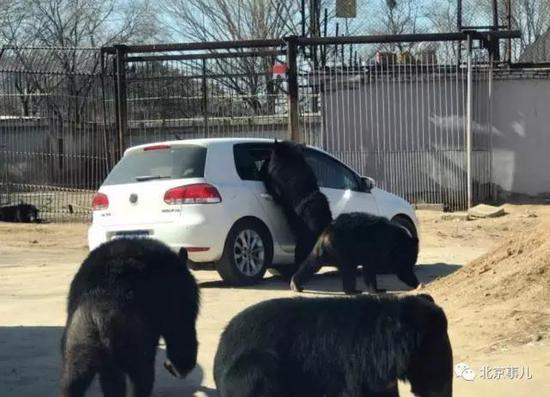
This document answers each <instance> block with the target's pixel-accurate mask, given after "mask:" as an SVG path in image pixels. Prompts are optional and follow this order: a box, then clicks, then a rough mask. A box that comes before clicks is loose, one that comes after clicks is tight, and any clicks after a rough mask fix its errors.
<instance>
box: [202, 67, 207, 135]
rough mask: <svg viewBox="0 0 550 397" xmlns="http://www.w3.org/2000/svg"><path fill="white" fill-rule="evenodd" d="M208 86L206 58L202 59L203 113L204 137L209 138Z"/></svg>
mask: <svg viewBox="0 0 550 397" xmlns="http://www.w3.org/2000/svg"><path fill="white" fill-rule="evenodd" d="M207 88H208V85H207V84H206V58H203V59H202V113H203V117H204V137H205V138H208V92H207Z"/></svg>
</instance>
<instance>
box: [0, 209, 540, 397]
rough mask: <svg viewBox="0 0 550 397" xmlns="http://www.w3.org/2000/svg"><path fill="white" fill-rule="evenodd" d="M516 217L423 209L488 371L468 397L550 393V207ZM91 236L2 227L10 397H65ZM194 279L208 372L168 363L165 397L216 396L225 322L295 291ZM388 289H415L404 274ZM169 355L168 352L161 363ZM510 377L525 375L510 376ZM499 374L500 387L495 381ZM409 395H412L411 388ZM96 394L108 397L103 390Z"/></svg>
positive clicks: (427, 240) (451, 313) (329, 285)
mask: <svg viewBox="0 0 550 397" xmlns="http://www.w3.org/2000/svg"><path fill="white" fill-rule="evenodd" d="M506 210H507V215H505V216H503V217H500V218H495V219H484V220H474V221H464V220H442V218H441V213H438V212H430V211H419V212H418V214H419V217H420V219H421V223H422V229H421V235H422V240H421V244H422V247H421V255H420V260H419V266H418V270H417V273H418V275H419V278H421V279H422V281H423V282H424V284H425V290H426V291H428V292H430V293H431V294H432V295H433V296H434V298H435V299H436V301H437V302H438V304H440V305H441V306H442V307H443V308H444V309H445V312H446V313H447V316H448V319H449V334H450V337H451V342H452V344H453V351H454V358H455V362H466V363H467V364H469V365H470V366H471V367H472V369H474V371H476V374H477V377H476V379H475V380H474V381H466V380H464V379H461V378H456V379H455V383H454V390H455V395H457V396H485V395H491V396H510V397H511V396H514V397H517V396H529V397H532V396H545V395H550V348H549V346H548V344H549V339H548V338H549V337H550V310H549V308H548V302H549V301H550V299H548V297H549V295H548V294H549V288H550V284H549V282H550V281H549V277H550V264H549V261H550V206H510V205H509V206H506ZM86 229H87V226H86V225H83V224H46V225H14V224H5V223H0V396H25V397H27V396H28V397H32V396H54V395H57V394H58V392H57V391H58V378H59V367H60V358H59V338H60V336H61V332H62V327H63V324H64V320H65V297H66V293H67V290H68V286H69V283H70V280H71V278H72V276H73V275H74V273H75V271H76V270H77V268H78V266H79V265H80V262H81V261H82V260H83V258H84V257H85V256H86V254H87V246H86ZM194 274H195V276H196V277H197V280H198V281H199V283H200V284H201V287H202V309H201V314H200V318H199V322H198V334H199V340H200V352H199V364H198V366H197V368H196V369H195V370H194V371H193V373H192V374H191V375H190V376H189V377H188V378H187V379H186V380H183V381H181V380H176V379H173V378H171V377H170V376H169V375H168V374H167V373H166V371H164V370H163V369H162V368H161V367H160V365H158V366H157V381H156V384H155V395H156V396H183V395H194V396H216V392H215V390H214V383H213V379H212V362H213V357H214V354H215V351H216V348H217V343H218V338H219V335H220V333H221V331H222V329H223V327H224V326H225V324H226V323H227V322H228V321H229V319H231V317H232V316H233V315H235V314H236V313H238V312H239V311H240V310H242V309H244V308H245V307H247V306H249V305H251V304H254V303H256V302H259V301H261V300H265V299H270V298H275V297H286V296H293V295H294V294H293V293H292V292H290V291H289V290H288V287H287V285H286V284H285V283H284V282H282V281H281V280H279V279H276V278H268V279H267V280H265V282H263V283H262V284H261V285H258V286H254V287H250V288H239V289H235V288H225V287H224V286H223V284H222V283H221V282H220V279H219V277H218V276H217V274H216V273H215V272H212V271H202V272H195V273H194ZM379 284H380V286H381V287H386V288H389V289H390V290H392V291H401V290H404V289H405V288H404V286H403V285H402V284H400V283H399V282H398V281H397V280H396V279H395V277H393V276H383V277H380V278H379ZM307 287H308V288H309V290H308V291H307V292H308V293H309V294H310V296H311V295H312V294H336V293H337V292H336V291H339V290H340V279H339V278H338V277H337V276H336V275H334V272H332V271H330V269H329V270H328V271H325V272H324V273H323V274H321V275H318V276H316V277H315V279H314V280H312V282H310V283H309V284H308V286H307ZM163 354H164V351H163V348H162V346H160V348H159V355H158V358H157V362H158V363H159V364H160V363H161V362H162V358H163V357H162V356H163ZM513 368H516V369H513ZM509 371H517V372H516V374H517V377H519V375H523V377H522V379H517V377H516V379H509V378H510V377H509V376H508V375H509V373H508V372H509ZM527 371H529V373H527ZM484 372H485V373H487V374H488V376H486V377H485V379H482V376H483V373H484ZM497 373H500V374H501V379H494V378H493V379H488V377H491V376H492V375H496V374H497ZM502 374H504V376H502ZM529 377H530V378H531V379H527V378H529ZM503 378H505V379H503ZM400 390H401V395H402V396H409V395H410V393H409V392H408V387H407V385H405V384H401V385H400ZM89 395H92V396H95V395H99V393H98V387H97V385H94V388H93V391H92V392H91V393H89Z"/></svg>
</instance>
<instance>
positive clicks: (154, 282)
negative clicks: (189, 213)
mask: <svg viewBox="0 0 550 397" xmlns="http://www.w3.org/2000/svg"><path fill="white" fill-rule="evenodd" d="M186 261H187V252H186V251H185V249H182V250H181V251H180V254H179V255H178V254H176V253H174V252H173V251H171V250H170V248H168V247H167V246H165V245H164V244H162V243H161V242H159V241H155V240H149V239H117V240H112V241H110V242H107V243H105V244H103V245H101V246H99V247H98V248H96V249H95V250H93V251H92V252H91V253H90V254H89V256H88V257H87V258H86V259H85V260H84V262H83V263H82V265H81V267H80V269H79V270H78V272H77V273H76V275H75V277H74V279H73V281H72V283H71V287H70V291H69V296H68V305H67V312H68V316H67V323H66V326H65V330H64V333H63V337H62V340H61V350H62V357H63V373H62V379H61V392H62V393H61V394H62V396H64V397H75V396H83V395H84V393H85V391H86V389H87V388H88V386H89V385H90V383H91V382H92V380H93V378H94V377H95V375H96V374H99V380H100V384H101V388H102V390H103V393H104V395H105V396H125V386H126V376H127V377H128V378H129V380H130V385H131V387H132V391H133V396H149V395H150V394H151V391H152V388H153V382H154V363H155V355H156V351H157V346H158V343H159V338H160V336H162V337H163V338H164V340H165V342H166V349H167V356H168V360H167V361H166V362H165V368H166V369H167V370H168V371H170V372H171V373H172V374H173V375H176V376H185V375H186V374H188V373H189V372H190V371H191V370H192V369H193V368H194V367H195V364H196V358H197V348H198V343H197V336H196V330H195V321H196V318H197V313H198V309H199V290H198V287H197V284H196V282H195V279H194V278H193V276H192V275H191V273H190V272H189V270H188V269H187V266H186Z"/></svg>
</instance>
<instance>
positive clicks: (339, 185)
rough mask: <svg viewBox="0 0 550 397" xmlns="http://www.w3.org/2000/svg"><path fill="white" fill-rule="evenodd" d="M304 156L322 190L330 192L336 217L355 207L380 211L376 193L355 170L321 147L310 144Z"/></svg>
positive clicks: (372, 212) (373, 211)
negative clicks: (320, 148) (316, 148)
mask: <svg viewBox="0 0 550 397" xmlns="http://www.w3.org/2000/svg"><path fill="white" fill-rule="evenodd" d="M305 156H306V161H307V163H308V164H309V166H310V167H311V168H312V169H313V172H314V173H315V176H316V177H317V181H318V183H319V187H320V189H321V191H322V192H323V193H324V194H325V195H326V196H327V199H328V201H329V204H330V209H331V211H332V216H333V217H334V218H336V217H337V216H338V215H340V214H341V213H344V212H354V211H358V212H367V213H370V214H375V215H378V206H377V205H376V200H375V198H374V196H373V194H371V193H370V192H369V191H365V189H364V188H363V184H362V183H361V178H360V177H359V176H358V175H357V174H356V173H355V172H354V171H352V170H351V169H350V168H349V167H347V166H346V165H344V164H343V163H341V162H340V161H338V160H337V159H335V158H334V157H332V156H329V155H328V154H326V153H323V152H321V151H319V150H315V149H312V148H307V149H306V152H305Z"/></svg>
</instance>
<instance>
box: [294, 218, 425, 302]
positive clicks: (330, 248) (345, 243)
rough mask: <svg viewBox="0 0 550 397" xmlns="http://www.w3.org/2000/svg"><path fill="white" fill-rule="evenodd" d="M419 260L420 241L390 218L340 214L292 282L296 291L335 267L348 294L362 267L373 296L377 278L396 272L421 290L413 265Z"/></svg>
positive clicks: (351, 291) (318, 241)
mask: <svg viewBox="0 0 550 397" xmlns="http://www.w3.org/2000/svg"><path fill="white" fill-rule="evenodd" d="M417 257H418V239H417V238H416V237H415V236H412V235H411V234H410V232H409V231H408V230H406V229H405V228H404V227H402V226H399V225H397V224H394V223H392V222H390V221H389V220H388V219H386V218H383V217H380V216H375V215H369V214H366V213H361V212H351V213H346V214H341V215H340V216H338V217H337V218H336V219H335V220H334V222H332V223H331V224H330V226H328V227H327V228H326V229H325V230H324V232H323V233H322V234H321V236H320V237H319V239H318V240H317V243H316V244H315V247H314V248H313V250H312V251H311V253H310V255H309V257H308V258H307V260H306V261H304V262H303V263H302V264H301V266H300V268H299V269H298V271H297V272H296V273H295V274H294V276H293V277H292V280H291V284H290V286H291V288H292V289H293V290H294V291H297V292H300V291H302V287H303V284H304V283H305V282H306V281H307V280H308V279H309V278H311V276H312V275H313V274H314V273H315V272H317V271H318V270H319V269H320V268H321V267H323V266H329V265H332V266H336V267H337V268H338V270H339V272H340V275H341V276H342V284H343V289H344V291H345V292H346V294H354V293H358V292H359V291H357V290H356V287H355V285H356V279H355V273H356V270H357V267H358V266H362V267H363V278H364V281H365V284H366V286H367V290H368V291H369V292H370V293H375V292H381V291H382V290H379V289H378V288H377V284H376V275H377V274H381V273H389V272H390V273H395V274H397V277H398V278H399V279H400V280H401V281H403V282H405V283H406V284H407V285H409V286H411V287H413V288H416V287H418V284H419V283H418V279H417V278H416V275H415V274H414V265H415V264H416V260H417Z"/></svg>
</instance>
